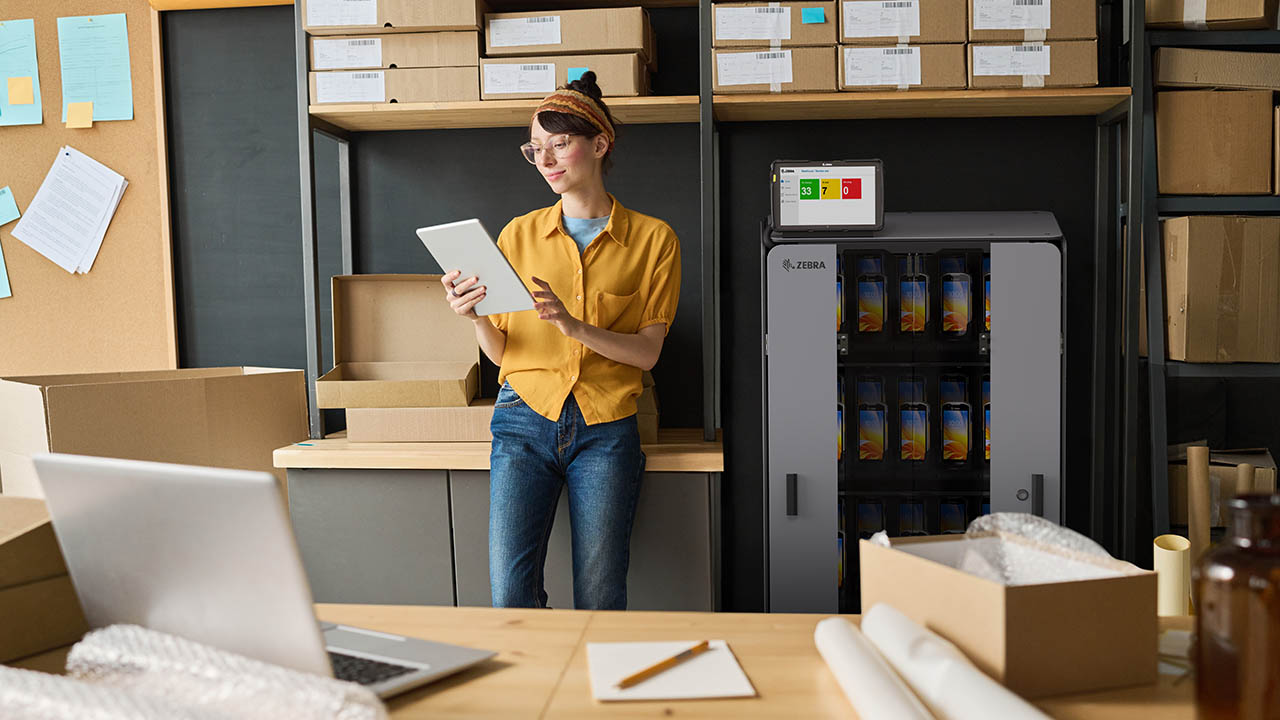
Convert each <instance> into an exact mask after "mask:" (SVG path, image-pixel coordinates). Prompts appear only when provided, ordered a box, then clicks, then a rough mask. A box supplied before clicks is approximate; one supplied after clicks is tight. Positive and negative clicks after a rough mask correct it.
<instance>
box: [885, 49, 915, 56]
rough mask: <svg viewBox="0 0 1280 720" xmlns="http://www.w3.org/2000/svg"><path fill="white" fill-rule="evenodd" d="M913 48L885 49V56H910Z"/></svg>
mask: <svg viewBox="0 0 1280 720" xmlns="http://www.w3.org/2000/svg"><path fill="white" fill-rule="evenodd" d="M913 52H915V48H885V51H884V54H885V55H910V54H911V53H913Z"/></svg>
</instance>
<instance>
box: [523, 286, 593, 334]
mask: <svg viewBox="0 0 1280 720" xmlns="http://www.w3.org/2000/svg"><path fill="white" fill-rule="evenodd" d="M533 282H534V284H536V285H537V286H538V287H540V288H542V289H541V290H535V291H534V292H533V298H534V303H533V309H534V310H537V311H538V319H539V320H546V321H547V322H550V323H551V324H553V325H555V326H556V329H557V330H559V331H560V332H561V333H564V335H565V336H570V335H571V333H572V332H573V331H574V330H575V329H576V328H577V326H578V325H579V324H580V323H581V322H582V321H581V320H578V319H577V318H575V317H574V316H572V315H570V314H569V310H568V308H566V307H565V306H564V303H562V302H560V298H559V297H557V296H556V294H555V292H554V291H553V290H552V289H551V286H550V285H548V284H547V283H546V282H545V281H543V280H542V279H541V278H538V277H536V276H535V277H534V278H533Z"/></svg>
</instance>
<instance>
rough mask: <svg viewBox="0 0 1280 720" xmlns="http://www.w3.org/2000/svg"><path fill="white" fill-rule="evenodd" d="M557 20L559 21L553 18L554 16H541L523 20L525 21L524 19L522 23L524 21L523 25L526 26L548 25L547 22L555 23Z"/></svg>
mask: <svg viewBox="0 0 1280 720" xmlns="http://www.w3.org/2000/svg"><path fill="white" fill-rule="evenodd" d="M558 19H559V18H558V17H557V16H555V15H545V16H543V17H531V18H525V19H524V21H525V23H526V24H532V23H549V22H555V21H556V20H558Z"/></svg>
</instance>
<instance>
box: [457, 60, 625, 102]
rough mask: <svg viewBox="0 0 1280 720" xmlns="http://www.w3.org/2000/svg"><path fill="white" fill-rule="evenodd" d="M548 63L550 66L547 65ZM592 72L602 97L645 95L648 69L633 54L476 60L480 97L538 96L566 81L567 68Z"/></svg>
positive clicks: (544, 95)
mask: <svg viewBox="0 0 1280 720" xmlns="http://www.w3.org/2000/svg"><path fill="white" fill-rule="evenodd" d="M548 66H551V67H548ZM580 68H585V69H586V70H590V71H592V72H594V73H595V74H596V83H597V84H598V85H599V86H600V90H601V92H603V93H604V96H605V97H635V96H637V95H647V94H649V70H648V68H646V67H645V65H644V61H643V60H641V58H640V56H639V55H637V54H636V53H628V54H625V55H550V56H546V57H543V56H537V57H526V58H514V57H513V58H505V57H504V58H485V59H483V60H481V61H480V98H481V99H482V100H516V99H520V98H533V99H542V98H544V97H546V96H547V95H549V94H551V93H552V92H553V91H554V90H555V89H556V88H557V87H560V86H562V85H566V84H568V82H569V77H568V75H569V71H570V70H576V69H580Z"/></svg>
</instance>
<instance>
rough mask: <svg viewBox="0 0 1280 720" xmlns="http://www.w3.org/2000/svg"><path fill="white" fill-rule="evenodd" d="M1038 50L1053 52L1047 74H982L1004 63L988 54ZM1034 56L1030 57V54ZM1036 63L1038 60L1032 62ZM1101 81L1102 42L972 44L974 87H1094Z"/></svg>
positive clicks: (970, 46) (971, 68)
mask: <svg viewBox="0 0 1280 720" xmlns="http://www.w3.org/2000/svg"><path fill="white" fill-rule="evenodd" d="M988 48H994V49H998V50H995V51H994V52H997V53H1013V54H1015V55H1013V57H1015V58H1017V59H1018V60H1021V58H1019V57H1018V56H1017V55H1016V53H1037V52H1043V50H1041V51H1037V50H1036V48H1043V49H1047V50H1048V52H1049V57H1048V58H1047V60H1048V66H1049V72H1048V73H1047V74H1044V75H1038V74H1034V73H1032V74H1026V75H981V74H979V73H980V72H983V70H984V68H990V67H993V66H994V67H999V66H1000V63H999V62H997V63H987V62H984V57H983V56H984V54H985V53H988V52H993V51H991V50H988ZM1028 57H1030V56H1028ZM1031 65H1032V66H1034V65H1035V63H1031ZM1097 84H1098V41H1097V40H1061V41H1058V42H1047V43H1033V44H1030V45H1024V44H1018V45H1011V44H1009V43H974V44H971V45H969V87H971V88H975V89H976V88H983V89H987V88H1021V87H1028V88H1029V87H1047V88H1052V87H1093V86H1094V85H1097Z"/></svg>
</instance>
